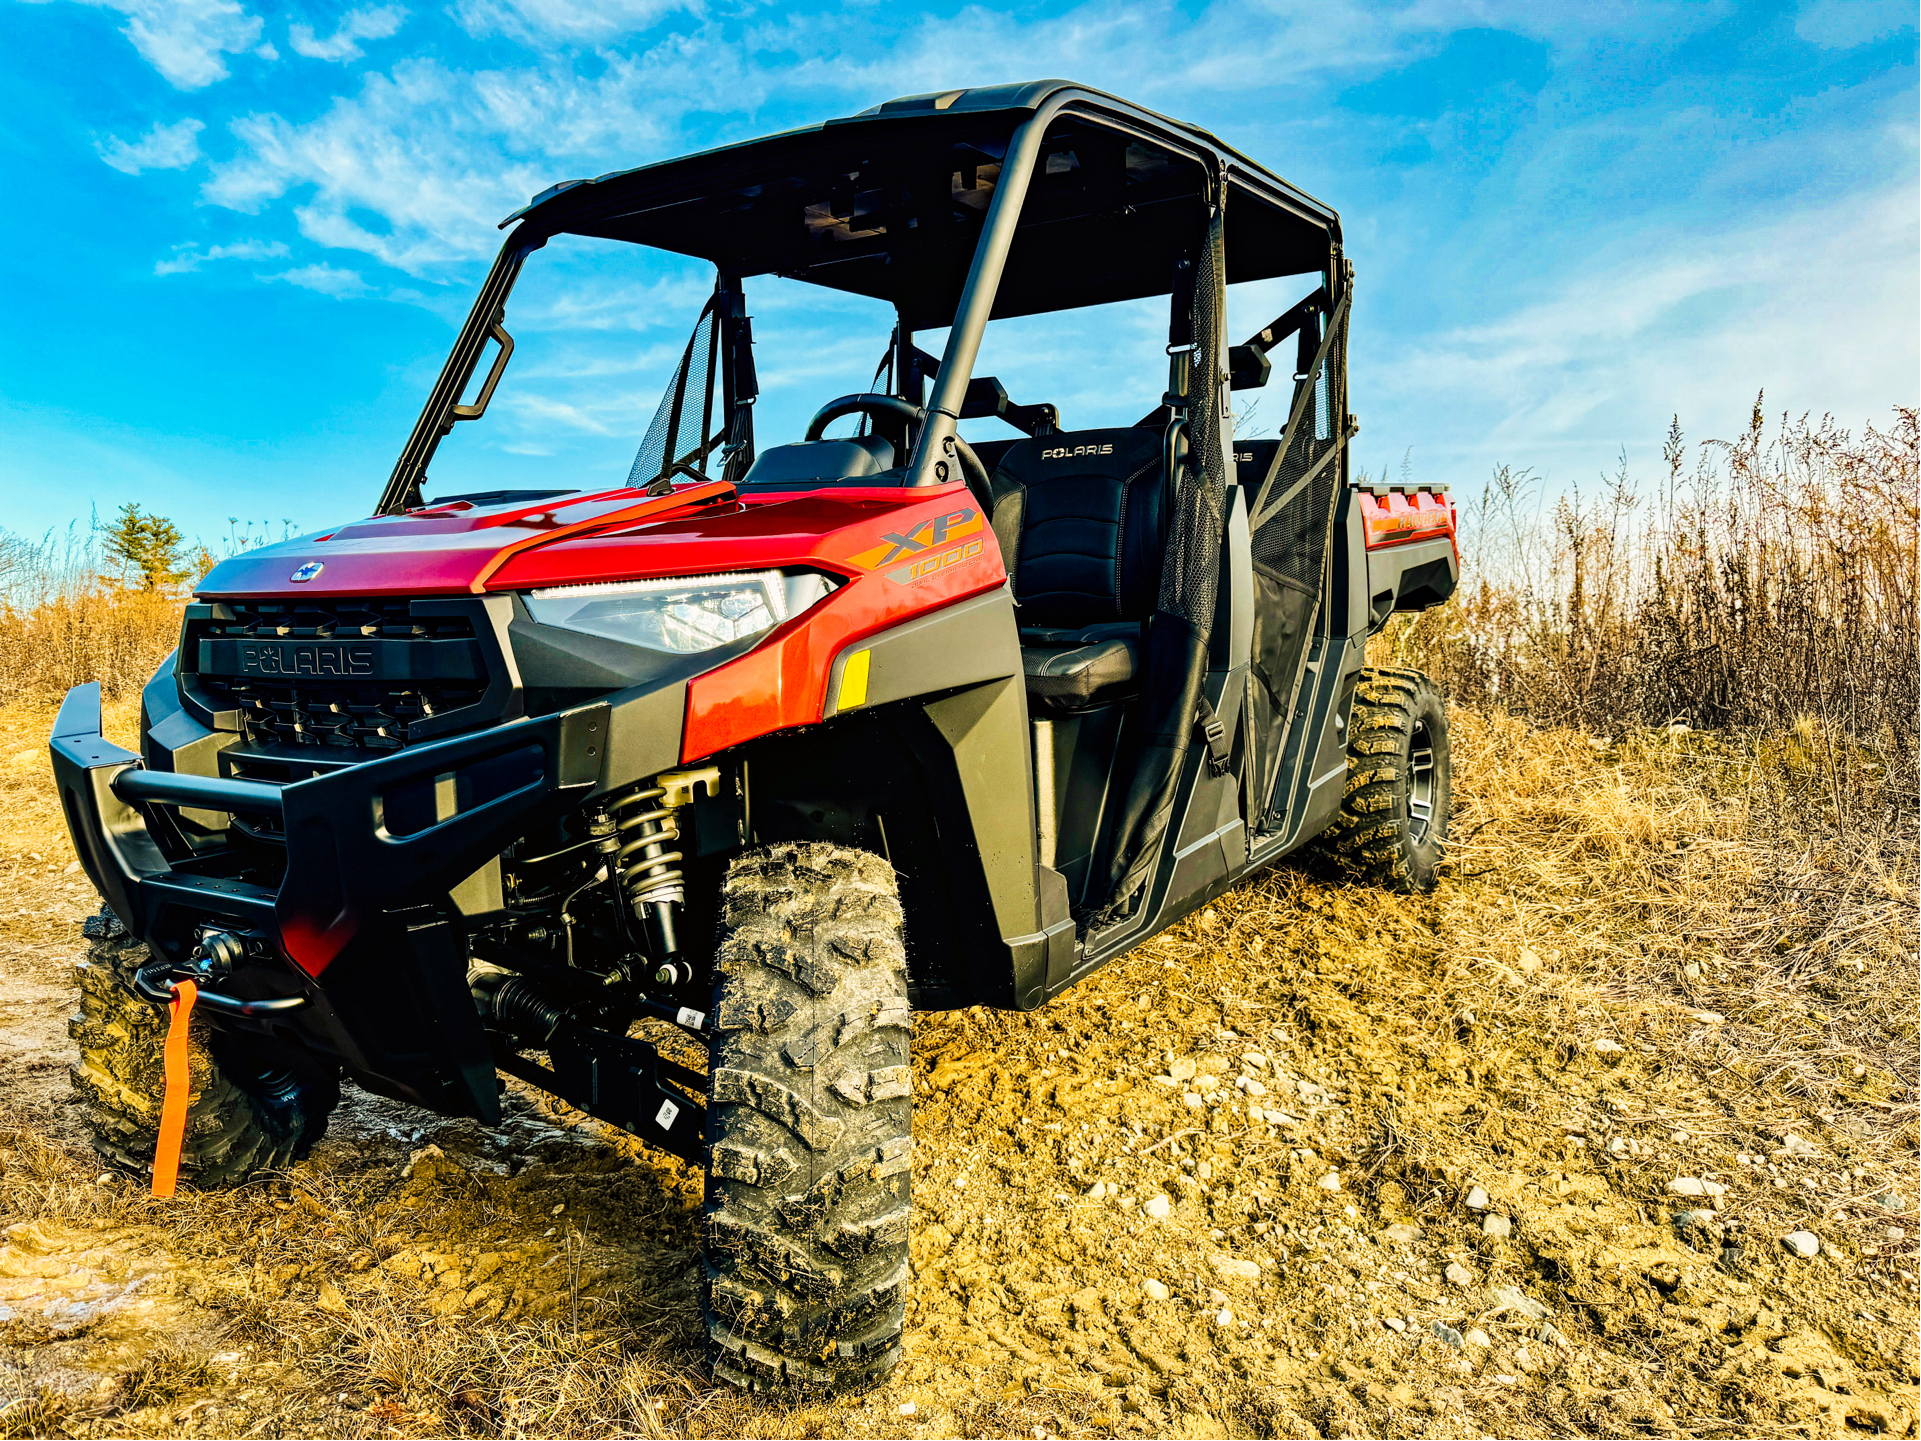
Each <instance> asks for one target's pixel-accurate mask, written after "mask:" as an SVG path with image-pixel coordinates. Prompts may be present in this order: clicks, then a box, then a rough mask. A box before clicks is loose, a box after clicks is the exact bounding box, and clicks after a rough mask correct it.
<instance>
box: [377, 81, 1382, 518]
mask: <svg viewBox="0 0 1921 1441" xmlns="http://www.w3.org/2000/svg"><path fill="white" fill-rule="evenodd" d="M1217 203H1218V204H1219V206H1220V209H1221V213H1222V217H1223V222H1222V233H1221V237H1220V238H1221V242H1222V243H1221V247H1220V248H1221V250H1222V252H1223V253H1224V257H1225V261H1224V280H1225V282H1226V283H1230V284H1231V283H1238V282H1241V281H1252V280H1262V279H1269V278H1273V277H1278V276H1284V275H1294V274H1314V273H1318V274H1319V275H1320V277H1321V281H1322V285H1321V291H1320V294H1321V296H1322V297H1323V298H1322V300H1321V301H1320V303H1319V306H1318V315H1319V316H1320V317H1326V316H1327V314H1328V311H1329V309H1330V308H1331V307H1332V306H1338V305H1341V304H1342V303H1343V302H1344V299H1345V288H1346V287H1345V276H1344V273H1343V264H1342V258H1341V230H1340V219H1339V217H1338V216H1337V215H1336V214H1335V212H1334V211H1333V210H1331V209H1329V208H1328V207H1326V206H1324V205H1322V204H1321V203H1320V202H1318V201H1316V200H1314V199H1312V198H1311V197H1309V196H1308V195H1306V194H1305V193H1303V192H1302V191H1300V190H1298V189H1297V188H1295V187H1294V186H1292V185H1289V184H1288V183H1287V182H1286V181H1285V180H1283V179H1281V178H1280V177H1279V176H1277V175H1275V174H1273V173H1272V172H1271V171H1268V170H1267V169H1265V168H1264V167H1262V166H1260V165H1258V164H1256V163H1255V162H1253V161H1252V160H1250V159H1248V158H1247V157H1246V156H1244V155H1242V154H1240V153H1239V152H1238V151H1236V150H1234V149H1232V148H1231V147H1229V146H1227V145H1225V144H1224V143H1223V142H1221V141H1220V140H1219V139H1217V138H1216V137H1214V136H1213V135H1211V134H1209V133H1208V132H1207V131H1205V130H1202V129H1200V128H1199V127H1196V126H1193V125H1189V124H1186V123H1183V122H1180V121H1176V120H1172V119H1169V118H1168V117H1166V116H1163V115H1159V114H1157V113H1155V112H1154V111H1151V110H1147V109H1145V108H1143V107H1141V106H1137V105H1134V104H1131V103H1129V102H1127V101H1125V100H1122V99H1119V98H1118V97H1115V96H1112V95H1108V94H1105V93H1103V92H1101V91H1098V90H1093V89H1090V88H1086V87H1083V86H1078V85H1074V84H1070V83H1068V82H1066V81H1059V80H1044V81H1033V82H1028V83H1024V84H1018V85H1006V86H991V87H982V88H976V89H970V90H953V91H945V92H937V93H930V94H926V95H915V96H907V97H903V98H901V99H897V100H890V101H888V102H886V103H885V104H882V105H879V106H876V107H874V108H872V109H870V110H866V111H863V112H862V113H860V114H859V115H855V116H851V117H847V118H843V119H836V120H829V121H826V122H824V123H822V124H820V125H816V126H810V127H807V128H804V129H799V130H794V131H789V132H787V133H785V134H781V135H775V136H770V137H767V138H764V139H759V140H754V141H750V142H746V143H744V144H740V145H734V146H728V147H723V148H720V149H715V150H709V151H705V152H701V153H698V154H694V155H689V156H684V157H681V158H678V159H674V160H668V161H664V162H661V163H658V164H655V165H649V166H643V167H639V168H637V169H631V170H623V171H615V172H612V173H610V174H607V175H603V176H600V177H598V178H597V179H592V180H571V181H565V182H562V183H561V184H559V185H555V186H553V187H551V188H549V189H548V190H546V191H543V192H542V193H541V194H540V195H537V196H535V197H534V198H533V200H532V201H531V202H530V203H529V204H528V205H526V206H525V207H523V208H522V209H520V210H518V211H515V212H514V213H513V214H512V215H510V216H508V217H507V219H506V220H504V221H502V222H501V224H502V227H503V228H506V227H512V229H511V231H510V233H509V235H508V237H507V240H506V242H505V243H504V244H503V245H502V247H501V249H500V252H499V254H498V256H497V257H496V259H495V261H494V265H493V267H492V270H491V271H490V272H489V274H488V276H487V279H486V281H485V283H484V284H483V285H482V287H481V289H480V293H479V295H478V296H477V297H476V299H475V302H474V305H473V308H472V310H471V312H470V313H469V315H468V317H467V321H466V323H465V325H464V326H463V327H462V329H461V332H460V334H459V336H458V338H457V339H456V341H455V343H454V346H453V349H452V351H451V353H450V354H449V356H448V358H447V361H446V364H445V365H444V366H443V368H442V370H441V373H440V376H439V378H438V380H437V381H436V383H435V385H434V388H433V390H432V392H431V393H430V394H429V396H428V399H427V403H426V405H425V406H424V407H423V408H422V411H421V414H420V417H419V420H418V421H417V422H416V424H415V426H414V429H413V432H412V434H411V435H410V436H409V438H408V441H407V444H406V446H405V448H404V449H403V451H402V453H401V455H400V458H399V460H398V462H397V463H396V465H395V467H394V471H393V474H392V476H391V477H390V479H389V480H388V483H387V486H386V488H385V490H384V492H383V493H382V496H381V499H380V503H379V505H378V507H377V510H376V513H377V514H394V513H397V512H400V511H403V510H406V509H409V508H411V507H414V506H417V505H419V504H421V503H422V500H423V498H424V497H423V495H422V492H421V486H422V483H423V481H424V478H425V476H426V472H427V467H428V465H429V463H430V462H431V460H432V458H433V455H434V451H435V449H436V448H437V446H438V445H439V442H440V440H441V439H442V438H443V437H444V436H446V435H447V434H448V433H449V432H450V431H451V430H452V429H453V427H454V426H455V425H456V424H458V423H459V422H461V421H465V420H475V419H478V418H480V417H481V416H482V415H484V414H485V412H486V410H487V406H488V403H489V402H490V400H491V399H492V396H493V393H494V390H495V388H496V387H497V386H498V384H499V382H500V379H501V376H502V374H503V372H504V370H505V368H506V365H507V361H508V359H509V357H510V356H511V354H512V351H513V339H512V337H511V335H510V334H509V333H508V331H507V330H506V328H505V324H504V321H505V315H506V303H507V299H508V296H509V295H510V294H511V292H512V290H513V286H514V283H515V281H516V279H517V278H518V276H519V273H520V269H521V267H522V265H523V264H524V263H525V262H526V260H527V258H528V257H529V256H530V255H532V254H533V253H534V252H535V251H536V250H538V249H539V248H540V247H541V246H543V245H545V244H546V243H547V241H548V240H549V239H550V238H552V237H553V236H556V235H581V236H592V237H599V238H604V239H612V240H621V241H627V242H630V243H636V244H644V245H649V246H653V247H655V248H659V249H663V250H669V251H673V252H676V253H679V254H683V255H688V256H693V257H696V258H699V259H703V260H706V261H707V262H709V263H710V264H712V265H713V266H714V267H715V270H716V276H717V280H716V292H715V297H714V299H713V301H711V302H710V304H709V307H708V310H707V311H704V312H703V316H702V323H703V325H705V324H708V323H709V322H710V321H711V325H712V330H711V331H710V332H709V338H708V339H707V341H706V342H705V345H704V348H703V353H702V355H701V356H700V360H701V362H702V364H703V365H704V366H705V368H707V369H708V370H710V371H711V372H713V374H714V376H715V378H717V379H718V382H719V386H720V390H721V396H720V407H719V415H718V417H716V416H715V415H714V414H713V411H712V403H711V400H708V401H704V402H698V403H695V404H694V409H695V410H698V411H700V412H701V415H702V418H701V420H700V421H698V422H694V424H696V425H698V427H699V429H698V433H697V436H696V439H695V443H694V446H693V448H692V452H697V454H695V453H692V452H690V451H689V450H688V448H687V447H686V446H684V445H683V444H682V443H681V440H680V437H682V436H684V435H689V434H694V432H693V431H692V430H691V429H690V428H689V427H688V426H684V425H682V424H681V417H682V414H683V408H684V406H685V405H686V404H687V403H688V402H689V401H690V398H691V389H690V374H689V372H690V370H692V369H695V368H696V367H695V366H694V365H693V362H694V360H695V356H694V353H693V352H694V346H692V345H690V347H689V353H688V355H687V356H686V357H685V358H684V359H683V363H682V367H681V371H680V373H679V375H678V376H677V377H676V382H675V388H674V391H673V392H670V396H669V400H668V401H665V402H663V411H664V412H665V411H666V410H668V409H669V403H670V402H671V410H672V416H671V418H670V420H669V423H668V424H667V425H666V428H665V429H666V434H665V436H664V438H663V437H657V436H655V435H654V434H652V433H651V431H652V430H658V429H659V428H660V421H661V417H659V416H657V417H656V425H655V427H652V428H650V435H649V443H650V445H651V444H655V443H658V444H659V446H660V450H661V457H662V458H661V467H660V469H659V471H658V472H656V473H655V475H652V476H641V475H639V470H640V469H642V468H644V467H642V466H641V465H640V464H639V463H638V462H637V466H636V476H635V480H636V482H637V483H645V482H646V481H647V480H649V479H655V478H663V477H665V476H666V475H668V474H671V473H672V472H673V471H674V470H675V468H676V466H677V464H680V465H693V466H695V467H696V468H697V469H698V470H700V471H701V472H704V471H705V468H706V464H707V461H708V458H709V456H710V455H712V454H714V453H716V452H718V453H722V454H724V455H725V457H726V462H725V475H726V477H727V478H728V479H738V478H739V477H740V476H741V475H742V474H743V473H744V472H745V470H746V467H747V465H748V464H749V463H750V462H751V461H752V459H753V430H752V407H753V404H754V401H755V399H756V398H757V394H758V387H757V384H756V382H755V378H754V370H753V351H752V333H751V324H750V322H749V320H748V318H747V313H746V308H745V303H744V299H743V298H742V290H741V287H742V282H743V281H744V280H745V279H748V278H751V277H752V276H755V275H765V274H775V275H780V276H783V277H786V278H790V279H797V280H801V281H804V282H806V283H809V284H815V285H821V286H825V287H827V288H830V289H836V290H842V291H846V292H849V293H854V294H861V295H867V296H871V297H873V298H876V299H880V300H883V301H886V302H887V303H889V304H891V305H892V306H893V307H894V310H895V313H896V316H897V319H898V324H897V326H896V330H895V335H894V340H893V342H892V344H893V349H894V355H893V358H892V361H891V363H890V364H889V365H888V367H887V370H888V372H889V375H890V385H891V387H892V393H893V394H895V395H897V396H900V397H901V398H904V399H906V400H908V401H909V402H910V403H911V404H913V405H914V406H917V407H923V408H924V409H923V413H924V419H923V421H922V422H921V423H919V424H917V425H914V426H911V427H910V428H909V429H910V433H908V434H905V435H904V436H903V437H902V438H903V439H904V440H905V441H907V442H908V443H909V444H910V445H911V452H910V458H909V460H908V463H907V466H906V471H907V474H906V477H905V479H906V482H907V483H908V484H910V485H917V486H924V485H933V484H938V483H940V482H942V481H944V480H946V479H949V478H952V476H953V473H954V472H953V466H952V461H953V457H954V447H955V437H956V435H957V430H956V426H957V422H958V421H959V420H960V419H962V418H965V417H967V416H969V415H979V414H987V413H994V414H1001V415H1003V416H1004V417H1005V418H1008V419H1010V420H1011V421H1013V422H1014V423H1015V424H1016V425H1017V427H1018V428H1021V429H1027V428H1029V426H1030V425H1031V424H1033V423H1034V421H1035V419H1036V417H1032V416H1026V415H1020V414H1018V412H1020V411H1021V410H1023V409H1026V408H1023V407H1012V406H1010V405H1009V403H1008V402H1007V400H1006V397H1005V395H1004V393H1003V394H1001V395H1000V396H998V397H994V396H991V395H982V394H980V393H978V392H979V391H980V387H979V386H977V385H975V383H974V382H975V377H974V375H973V368H974V362H975V359H976V356H977V355H978V352H979V348H980V344H981V339H982V336H983V334H984V332H985V329H986V325H987V322H988V321H989V320H990V319H1000V318H1006V317H1012V316H1018V315H1031V314H1040V313H1046V312H1053V311H1063V310H1072V309H1077V308H1080V307H1084V306H1089V305H1096V304H1102V303H1107V302H1113V301H1121V300H1132V299H1140V298H1144V297H1150V296H1156V295H1166V296H1171V297H1172V298H1173V312H1174V323H1173V325H1172V327H1171V328H1170V336H1169V341H1170V350H1171V351H1183V350H1189V349H1191V347H1192V345H1193V342H1194V336H1193V335H1192V334H1191V326H1188V322H1187V317H1188V315H1189V314H1190V312H1191V306H1190V305H1189V304H1188V301H1189V300H1190V299H1191V293H1192V285H1193V282H1194V275H1193V265H1194V262H1195V259H1196V257H1197V252H1198V242H1197V237H1198V235H1199V233H1200V231H1201V230H1202V229H1203V228H1204V227H1205V216H1206V214H1207V213H1208V210H1209V209H1210V207H1212V206H1214V205H1215V204H1217ZM1314 301H1315V297H1313V296H1310V297H1309V300H1308V301H1304V302H1303V305H1304V306H1308V307H1309V310H1310V312H1312V311H1313V310H1314V305H1313V302H1314ZM1300 311H1301V307H1296V311H1295V312H1290V316H1291V317H1292V318H1293V322H1294V323H1293V325H1292V326H1291V327H1290V326H1289V325H1288V324H1287V323H1286V322H1287V321H1288V319H1289V317H1283V318H1282V320H1281V321H1277V322H1276V325H1275V326H1270V327H1269V328H1268V330H1267V331H1265V332H1263V336H1262V337H1256V338H1255V341H1254V342H1253V343H1252V344H1251V345H1250V346H1243V347H1235V349H1234V351H1233V352H1232V353H1231V356H1230V363H1231V365H1232V369H1233V380H1234V385H1235V388H1242V387H1243V386H1247V385H1256V384H1263V383H1265V381H1266V378H1267V362H1266V360H1265V346H1264V345H1263V344H1262V343H1261V342H1262V339H1263V337H1265V338H1266V343H1267V344H1269V345H1278V344H1279V343H1280V341H1281V340H1282V339H1284V338H1286V336H1287V335H1288V334H1289V333H1298V334H1300V335H1301V337H1302V346H1301V352H1302V353H1301V355H1300V358H1299V361H1298V363H1297V370H1296V379H1297V381H1299V380H1301V379H1304V378H1305V372H1306V370H1307V369H1308V365H1309V361H1310V357H1311V356H1312V355H1313V353H1314V348H1313V346H1312V345H1311V344H1310V343H1309V337H1310V333H1311V334H1312V338H1313V339H1314V340H1318V339H1319V329H1320V328H1319V325H1318V324H1317V325H1315V326H1314V327H1313V330H1312V332H1310V330H1309V329H1308V328H1307V327H1306V326H1305V325H1304V324H1303V323H1302V322H1303V321H1304V320H1305V319H1308V318H1310V316H1309V315H1303V314H1301V313H1299V312H1300ZM941 326H947V327H950V329H949V333H948V338H947V343H946V347H945V351H944V353H943V354H942V356H941V357H940V360H939V363H938V365H934V366H930V365H928V364H927V363H926V362H927V359H928V357H926V356H925V354H924V352H920V351H918V350H917V349H916V348H915V346H914V332H915V331H916V330H917V329H919V330H925V329H929V328H938V327H941ZM1184 326H1187V328H1188V331H1189V332H1190V333H1183V327H1184ZM1329 328H1330V330H1331V329H1332V327H1331V326H1330V327H1329ZM698 335H699V332H698V328H697V339H698ZM490 344H491V345H492V346H493V348H494V353H493V356H492V358H491V360H490V362H489V365H488V369H487V371H486V373H485V376H484V378H483V380H482V381H481V384H480V386H479V389H478V391H477V392H476V393H474V396H473V399H472V400H471V401H470V402H468V403H463V402H462V399H461V397H462V396H463V395H464V394H467V393H468V392H469V389H470V387H471V386H472V384H473V380H474V376H475V374H476V373H477V372H478V371H479V369H480V363H481V361H482V359H483V358H484V357H485V356H486V353H487V350H488V347H489V345H490ZM923 382H931V394H930V393H928V389H927V386H926V385H925V384H923ZM1178 389H1179V387H1178V386H1177V385H1176V386H1171V387H1170V390H1171V391H1176V390H1178ZM709 394H711V388H710V391H709ZM1297 408H1298V407H1297ZM1010 411H1012V412H1015V413H1014V414H1010V413H1009V412H1010ZM691 414H692V412H688V415H689V417H690V418H691ZM716 421H717V422H718V429H717V430H716V431H714V432H712V433H710V432H709V430H708V426H709V425H710V424H713V423H715V422H716ZM1023 422H1026V423H1025V424H1023ZM1328 438H1331V439H1334V440H1335V449H1337V450H1338V449H1340V448H1341V447H1340V445H1339V440H1340V439H1341V438H1340V437H1328ZM647 453H648V447H647V446H643V455H642V458H643V459H644V458H645V457H646V455H647Z"/></svg>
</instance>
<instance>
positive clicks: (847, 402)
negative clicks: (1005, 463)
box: [804, 391, 994, 515]
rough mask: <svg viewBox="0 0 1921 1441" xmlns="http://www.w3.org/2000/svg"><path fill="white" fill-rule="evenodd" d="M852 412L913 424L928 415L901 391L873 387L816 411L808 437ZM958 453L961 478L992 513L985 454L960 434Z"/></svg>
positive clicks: (956, 442)
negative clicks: (886, 391)
mask: <svg viewBox="0 0 1921 1441" xmlns="http://www.w3.org/2000/svg"><path fill="white" fill-rule="evenodd" d="M848 415H869V416H882V415H888V416H892V417H894V418H895V419H896V420H904V421H906V422H907V423H908V424H909V425H920V424H921V423H922V422H923V421H925V420H926V419H927V412H926V411H925V410H923V409H921V407H920V406H918V405H915V404H913V403H912V402H910V401H906V400H902V399H901V398H900V397H899V396H898V395H878V394H875V393H873V392H871V391H869V392H865V393H862V394H859V395H843V396H842V397H841V398H840V399H839V400H830V401H828V402H827V404H825V405H823V406H822V407H821V408H820V409H819V410H817V411H815V412H814V418H813V419H812V420H810V421H808V422H807V434H806V436H805V437H804V439H807V440H819V439H820V438H821V433H822V432H823V431H825V430H826V429H827V427H828V426H830V425H832V424H833V423H834V422H835V421H837V420H839V419H841V418H842V417H843V416H848ZM953 439H954V453H955V456H956V458H957V459H958V460H959V461H960V471H961V473H960V478H961V479H962V480H964V481H966V482H967V488H968V489H969V490H970V491H972V492H973V494H974V499H975V500H977V501H979V502H980V505H981V512H982V514H984V515H987V514H992V513H993V509H994V496H993V486H992V485H991V483H990V482H989V481H988V478H987V467H986V466H985V465H983V464H981V458H980V457H979V456H978V455H976V454H974V447H973V446H971V445H969V444H968V443H967V442H966V441H965V440H963V439H961V438H960V437H959V436H958V435H957V436H955V437H954V438H953Z"/></svg>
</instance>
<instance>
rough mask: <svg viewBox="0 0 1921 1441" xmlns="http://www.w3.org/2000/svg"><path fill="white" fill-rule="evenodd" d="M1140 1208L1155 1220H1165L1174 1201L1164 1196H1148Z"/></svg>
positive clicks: (1172, 1207)
mask: <svg viewBox="0 0 1921 1441" xmlns="http://www.w3.org/2000/svg"><path fill="white" fill-rule="evenodd" d="M1141 1209H1142V1210H1143V1211H1145V1212H1147V1214H1148V1215H1149V1216H1151V1217H1153V1218H1154V1219H1155V1220H1156V1221H1165V1220H1166V1219H1167V1216H1168V1213H1169V1212H1170V1211H1172V1210H1173V1209H1174V1203H1173V1202H1172V1201H1170V1200H1168V1199H1167V1197H1165V1196H1150V1197H1149V1198H1148V1202H1147V1204H1146V1205H1145V1206H1143V1207H1141Z"/></svg>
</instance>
